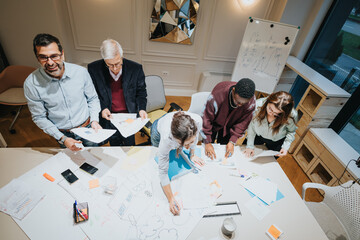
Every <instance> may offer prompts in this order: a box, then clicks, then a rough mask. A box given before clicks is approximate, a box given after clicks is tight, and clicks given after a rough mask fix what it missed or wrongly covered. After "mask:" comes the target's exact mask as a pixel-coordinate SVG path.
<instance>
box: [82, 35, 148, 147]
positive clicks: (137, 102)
mask: <svg viewBox="0 0 360 240" xmlns="http://www.w3.org/2000/svg"><path fill="white" fill-rule="evenodd" d="M100 51H101V56H102V58H103V59H100V60H97V61H95V62H92V63H90V64H89V65H88V71H89V73H90V76H91V78H92V80H93V83H94V86H95V89H96V91H97V94H98V96H99V99H100V105H101V112H100V125H101V126H102V127H103V128H107V129H116V128H115V126H114V125H112V124H111V122H110V118H111V113H138V115H139V116H140V117H141V118H147V113H146V103H147V99H146V97H147V93H146V84H145V75H144V71H143V69H142V65H141V64H138V63H136V62H133V61H131V60H128V59H126V58H124V57H123V49H122V48H121V45H120V44H119V43H118V42H117V41H115V40H113V39H107V40H105V41H103V43H102V45H101V47H100ZM109 140H110V145H111V146H132V145H135V137H134V135H132V136H129V137H127V138H125V137H123V136H122V135H121V134H120V132H119V131H117V132H116V134H114V135H113V136H112V137H111V138H110V139H109Z"/></svg>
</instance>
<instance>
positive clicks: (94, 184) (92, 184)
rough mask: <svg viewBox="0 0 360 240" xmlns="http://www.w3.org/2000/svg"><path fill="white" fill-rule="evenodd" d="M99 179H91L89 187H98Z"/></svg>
mask: <svg viewBox="0 0 360 240" xmlns="http://www.w3.org/2000/svg"><path fill="white" fill-rule="evenodd" d="M99 186H100V185H99V179H93V180H90V181H89V188H90V189H93V188H97V187H99Z"/></svg>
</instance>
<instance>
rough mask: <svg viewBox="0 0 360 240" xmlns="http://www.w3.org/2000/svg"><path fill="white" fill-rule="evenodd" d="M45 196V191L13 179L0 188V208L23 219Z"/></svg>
mask: <svg viewBox="0 0 360 240" xmlns="http://www.w3.org/2000/svg"><path fill="white" fill-rule="evenodd" d="M44 196H45V195H44V193H42V192H40V191H38V190H37V189H34V188H33V187H32V186H31V185H29V184H28V183H26V182H24V181H21V180H19V179H13V180H12V181H11V182H10V183H8V184H7V185H6V186H4V187H3V188H1V189H0V210H1V211H2V212H4V213H6V214H9V215H10V216H12V217H15V218H17V219H23V218H24V217H25V216H26V215H27V214H28V213H29V212H30V211H31V210H32V209H33V208H34V207H35V206H36V205H37V204H38V203H39V202H40V201H41V199H42V198H43V197H44Z"/></svg>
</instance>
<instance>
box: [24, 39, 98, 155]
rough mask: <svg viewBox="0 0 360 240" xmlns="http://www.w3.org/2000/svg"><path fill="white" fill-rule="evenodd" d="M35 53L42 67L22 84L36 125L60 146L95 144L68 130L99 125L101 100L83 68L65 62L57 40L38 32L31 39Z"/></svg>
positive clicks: (95, 127)
mask: <svg viewBox="0 0 360 240" xmlns="http://www.w3.org/2000/svg"><path fill="white" fill-rule="evenodd" d="M33 47H34V53H35V56H36V58H37V60H38V62H39V63H40V65H41V67H40V68H38V69H36V70H35V71H34V72H32V73H31V74H30V75H29V76H28V77H27V79H26V80H25V83H24V93H25V97H26V99H27V101H28V106H29V110H30V112H31V115H32V119H33V121H34V122H35V124H36V125H37V126H38V127H39V128H41V129H42V130H43V131H44V132H45V133H47V134H49V135H50V136H52V137H54V138H55V139H56V140H57V141H58V142H59V143H60V145H61V146H62V147H67V148H69V149H70V150H72V151H78V150H80V149H81V148H79V147H78V146H79V145H77V144H80V143H82V144H83V145H84V146H97V144H96V143H92V142H90V141H87V140H85V139H82V138H80V137H78V136H76V135H75V134H73V133H72V132H70V129H72V128H75V127H88V128H90V127H91V128H93V129H95V130H96V131H97V129H101V126H100V125H99V123H98V122H99V112H100V103H99V99H98V96H97V94H96V91H95V88H94V85H93V83H92V81H91V78H90V75H89V73H88V72H87V71H86V69H85V68H83V67H80V66H78V65H75V64H71V63H67V62H64V59H65V57H64V51H63V49H62V46H61V44H60V41H59V39H57V38H56V37H54V36H52V35H50V34H44V33H42V34H38V35H36V36H35V38H34V40H33Z"/></svg>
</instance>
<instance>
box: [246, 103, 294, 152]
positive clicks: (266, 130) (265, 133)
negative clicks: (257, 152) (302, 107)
mask: <svg viewBox="0 0 360 240" xmlns="http://www.w3.org/2000/svg"><path fill="white" fill-rule="evenodd" d="M266 99H267V98H260V99H258V100H256V109H255V114H254V116H256V115H257V114H258V113H259V111H260V108H261V107H262V106H263V105H264V103H265V101H266ZM290 116H291V118H289V119H288V121H287V123H285V124H283V125H282V126H281V127H280V129H279V132H277V133H276V134H273V131H272V126H273V125H274V122H275V121H272V122H271V123H269V122H268V120H267V118H266V117H265V118H264V119H263V120H262V121H261V122H259V121H258V120H257V119H255V118H253V119H252V120H251V122H250V124H249V127H248V130H247V146H246V148H251V149H254V140H255V137H256V135H259V136H262V137H263V138H266V139H269V140H272V141H274V142H276V141H279V140H280V139H282V138H284V137H285V141H284V143H283V144H282V146H281V148H283V149H285V150H288V149H289V148H290V145H291V143H292V142H293V141H294V139H295V131H296V129H297V127H296V121H297V112H296V110H295V109H292V111H291V114H290ZM294 120H295V121H294Z"/></svg>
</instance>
